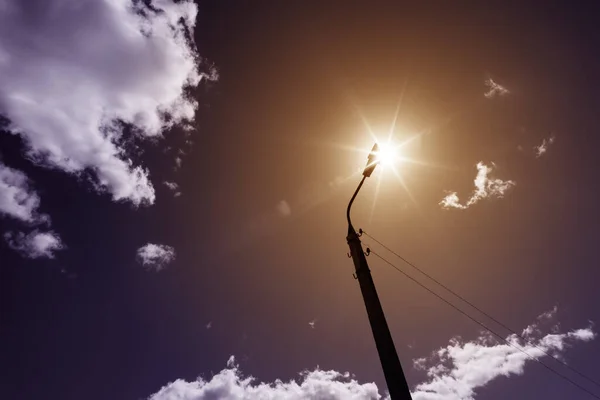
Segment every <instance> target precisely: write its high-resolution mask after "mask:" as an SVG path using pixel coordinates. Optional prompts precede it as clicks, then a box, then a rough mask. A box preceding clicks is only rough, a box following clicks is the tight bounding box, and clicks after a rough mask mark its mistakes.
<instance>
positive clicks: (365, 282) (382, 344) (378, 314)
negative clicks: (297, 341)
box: [346, 176, 412, 400]
mask: <svg viewBox="0 0 600 400" xmlns="http://www.w3.org/2000/svg"><path fill="white" fill-rule="evenodd" d="M365 178H366V176H363V178H362V180H361V181H360V184H359V185H358V188H357V189H356V191H355V192H354V195H353V196H352V199H351V200H350V203H349V204H348V210H347V213H346V216H347V218H348V236H347V238H346V239H347V241H348V246H349V247H350V255H351V257H352V261H353V262H354V268H355V270H356V274H355V278H356V279H357V280H358V283H359V284H360V291H361V293H362V296H363V300H364V302H365V307H366V309H367V315H368V316H369V323H370V324H371V331H372V332H373V337H374V338H375V346H376V347H377V352H378V353H379V360H380V361H381V366H382V368H383V375H384V376H385V381H386V383H387V387H388V390H389V392H390V397H391V398H392V399H393V400H412V397H411V395H410V389H409V387H408V384H407V383H406V378H405V376H404V371H403V370H402V365H401V364H400V359H399V358H398V353H397V352H396V347H395V346H394V340H393V339H392V335H391V333H390V329H389V327H388V324H387V321H386V319H385V314H384V313H383V308H382V307H381V302H380V301H379V296H378V295H377V290H376V289H375V283H374V282H373V277H372V276H371V271H370V270H369V265H368V264H367V258H366V257H365V253H364V252H363V249H362V244H361V242H360V239H359V236H358V234H357V233H356V231H355V230H354V227H353V226H352V222H351V221H350V208H351V207H352V203H353V202H354V199H355V198H356V195H357V194H358V191H359V190H360V188H361V187H362V185H363V183H364V181H365Z"/></svg>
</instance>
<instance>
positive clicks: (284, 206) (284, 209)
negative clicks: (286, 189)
mask: <svg viewBox="0 0 600 400" xmlns="http://www.w3.org/2000/svg"><path fill="white" fill-rule="evenodd" d="M277 212H278V213H279V215H281V216H282V217H289V216H290V215H291V214H292V209H291V207H290V205H289V203H288V202H287V201H285V200H281V201H280V202H279V203H277Z"/></svg>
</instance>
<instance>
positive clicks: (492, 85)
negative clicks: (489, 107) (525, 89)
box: [484, 78, 510, 99]
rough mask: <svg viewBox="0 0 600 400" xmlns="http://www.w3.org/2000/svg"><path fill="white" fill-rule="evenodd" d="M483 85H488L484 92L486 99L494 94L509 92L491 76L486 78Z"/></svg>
mask: <svg viewBox="0 0 600 400" xmlns="http://www.w3.org/2000/svg"><path fill="white" fill-rule="evenodd" d="M485 85H486V86H487V87H488V91H487V92H485V93H484V96H485V97H487V98H488V99H491V98H492V97H495V96H504V95H507V94H509V93H510V92H509V91H508V89H506V88H505V87H504V86H502V85H500V84H499V83H496V82H495V81H494V80H493V79H492V78H488V79H486V80H485Z"/></svg>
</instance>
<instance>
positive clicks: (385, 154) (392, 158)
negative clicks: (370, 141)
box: [375, 142, 400, 167]
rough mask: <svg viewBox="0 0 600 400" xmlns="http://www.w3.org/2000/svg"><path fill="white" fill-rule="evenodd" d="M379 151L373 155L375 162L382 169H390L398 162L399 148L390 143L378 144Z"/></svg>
mask: <svg viewBox="0 0 600 400" xmlns="http://www.w3.org/2000/svg"><path fill="white" fill-rule="evenodd" d="M378 145H379V150H378V151H377V153H376V154H375V157H376V159H377V161H378V162H379V163H380V164H381V165H382V166H384V167H391V166H393V165H395V164H396V163H398V161H400V148H399V146H394V144H392V143H389V142H388V143H378Z"/></svg>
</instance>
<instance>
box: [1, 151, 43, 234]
mask: <svg viewBox="0 0 600 400" xmlns="http://www.w3.org/2000/svg"><path fill="white" fill-rule="evenodd" d="M39 205H40V197H39V196H38V194H37V193H36V192H35V190H33V188H32V187H31V182H30V181H29V179H28V178H27V176H26V175H25V174H24V173H23V172H21V171H18V170H16V169H13V168H10V167H7V166H6V165H4V164H3V163H2V162H0V214H3V215H7V216H10V217H13V218H16V219H18V220H20V221H23V222H29V223H35V222H40V221H43V220H47V218H48V217H47V216H43V215H40V214H39V213H38V207H39Z"/></svg>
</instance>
